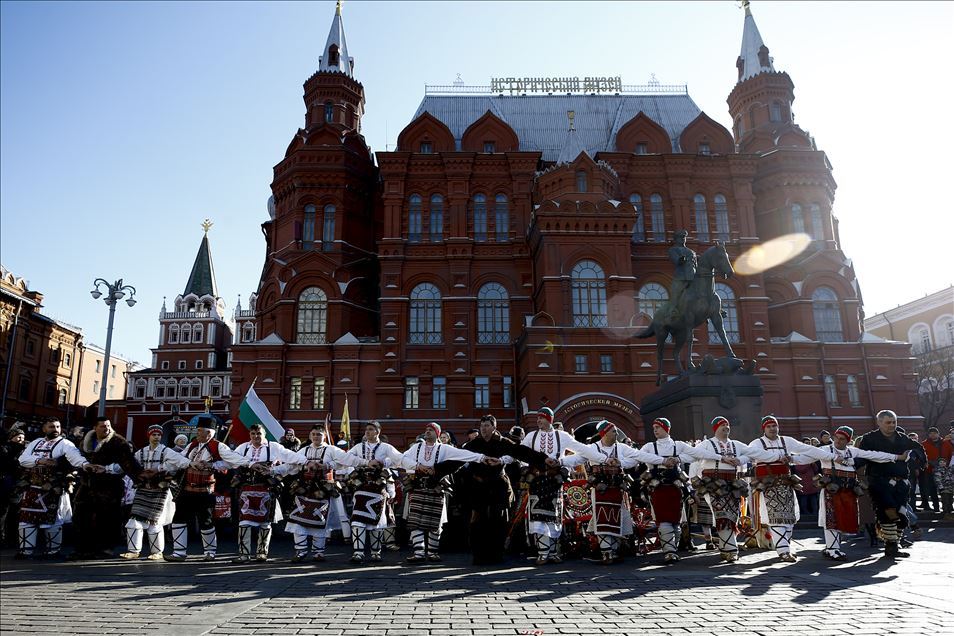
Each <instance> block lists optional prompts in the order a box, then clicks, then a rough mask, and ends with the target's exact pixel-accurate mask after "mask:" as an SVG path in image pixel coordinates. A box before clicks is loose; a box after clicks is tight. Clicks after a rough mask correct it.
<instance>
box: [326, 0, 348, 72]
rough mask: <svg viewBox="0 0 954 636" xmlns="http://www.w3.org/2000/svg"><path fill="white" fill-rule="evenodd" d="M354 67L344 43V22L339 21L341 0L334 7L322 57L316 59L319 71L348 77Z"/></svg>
mask: <svg viewBox="0 0 954 636" xmlns="http://www.w3.org/2000/svg"><path fill="white" fill-rule="evenodd" d="M353 66H354V59H353V58H350V57H348V43H347V41H345V32H344V22H342V20H341V0H338V5H337V6H336V7H335V19H334V20H332V21H331V31H329V32H328V41H327V42H325V49H324V55H322V56H321V57H319V58H318V70H319V71H338V72H339V73H344V74H345V75H347V76H348V77H354V76H353V75H352V74H351V70H352V67H353Z"/></svg>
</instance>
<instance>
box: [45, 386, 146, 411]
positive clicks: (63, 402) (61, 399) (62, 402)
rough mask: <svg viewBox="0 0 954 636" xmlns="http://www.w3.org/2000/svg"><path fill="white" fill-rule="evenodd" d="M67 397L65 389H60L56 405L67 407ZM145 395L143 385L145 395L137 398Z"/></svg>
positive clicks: (144, 392)
mask: <svg viewBox="0 0 954 636" xmlns="http://www.w3.org/2000/svg"><path fill="white" fill-rule="evenodd" d="M67 395H68V393H67V390H66V389H65V388H62V387H60V389H59V390H58V391H57V392H56V403H57V404H58V405H59V406H66V400H67ZM145 395H146V389H145V385H143V394H142V395H138V392H137V395H136V397H145Z"/></svg>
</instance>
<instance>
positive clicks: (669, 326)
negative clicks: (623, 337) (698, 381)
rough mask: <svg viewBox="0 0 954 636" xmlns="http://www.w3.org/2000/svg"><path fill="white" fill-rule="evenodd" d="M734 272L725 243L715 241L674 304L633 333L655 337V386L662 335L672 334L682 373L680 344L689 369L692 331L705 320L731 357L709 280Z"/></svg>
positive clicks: (718, 302) (719, 303)
mask: <svg viewBox="0 0 954 636" xmlns="http://www.w3.org/2000/svg"><path fill="white" fill-rule="evenodd" d="M734 273H735V270H733V269H732V263H730V262H729V255H728V253H726V251H725V244H724V243H722V242H721V241H716V244H715V245H713V246H712V247H710V248H709V249H707V250H706V251H705V252H703V254H702V256H700V257H699V261H698V266H697V268H696V275H695V278H694V279H693V280H692V283H691V284H690V285H689V287H688V288H687V289H686V291H685V292H683V294H682V296H681V297H680V298H679V301H678V304H677V305H676V306H675V307H673V306H672V305H671V303H669V302H667V303H665V304H664V305H663V306H662V307H660V308H659V310H658V311H657V312H656V315H655V316H653V321H652V323H651V324H650V325H649V326H648V327H647V328H646V329H645V330H644V331H642V332H640V333H638V334H636V337H637V338H649V337H650V336H653V335H655V336H656V361H657V366H656V386H659V384H660V382H661V381H662V364H663V350H664V347H665V344H666V338H667V337H668V336H669V335H670V334H672V339H673V360H675V362H676V372H677V373H678V374H679V375H684V374H685V373H687V370H685V369H683V367H682V361H681V360H680V357H681V356H680V354H681V353H682V347H683V345H688V346H687V354H686V355H687V367H688V368H689V369H691V368H693V367H694V365H693V364H692V332H693V330H694V329H695V328H696V327H698V326H700V325H703V324H705V322H706V321H707V320H708V321H709V322H711V323H712V326H713V327H714V328H715V330H716V333H717V334H719V339H720V340H721V341H722V346H723V347H725V353H726V355H727V356H729V357H730V358H735V353H734V352H733V351H732V346H731V345H729V339H728V338H727V337H726V335H725V325H723V323H722V299H721V298H719V295H718V294H717V293H715V285H714V281H713V279H714V278H715V276H716V275H717V274H718V275H721V276H722V277H723V278H728V277H730V276H732V275H733V274H734Z"/></svg>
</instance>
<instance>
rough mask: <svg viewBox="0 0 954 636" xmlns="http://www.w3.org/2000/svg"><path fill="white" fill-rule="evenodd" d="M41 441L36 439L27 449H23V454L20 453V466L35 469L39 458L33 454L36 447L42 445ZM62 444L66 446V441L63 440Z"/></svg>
mask: <svg viewBox="0 0 954 636" xmlns="http://www.w3.org/2000/svg"><path fill="white" fill-rule="evenodd" d="M40 439H42V438H40ZM40 439H35V440H33V441H32V442H30V443H29V444H27V445H26V448H24V449H23V452H22V453H20V459H19V461H20V465H21V466H23V467H24V468H33V467H34V466H36V460H38V459H39V457H37V456H36V455H34V454H33V449H34V448H36V445H37V444H39V443H40ZM62 443H63V444H65V443H66V440H63V442H62Z"/></svg>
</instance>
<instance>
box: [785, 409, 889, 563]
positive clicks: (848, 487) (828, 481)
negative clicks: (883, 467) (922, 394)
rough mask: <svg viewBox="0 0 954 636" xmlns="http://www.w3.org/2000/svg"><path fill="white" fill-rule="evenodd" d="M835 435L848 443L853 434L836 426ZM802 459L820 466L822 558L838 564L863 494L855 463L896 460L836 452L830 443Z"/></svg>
mask: <svg viewBox="0 0 954 636" xmlns="http://www.w3.org/2000/svg"><path fill="white" fill-rule="evenodd" d="M835 435H841V436H844V438H845V440H846V441H848V442H850V441H851V438H852V436H853V435H854V431H853V430H852V429H851V428H850V427H848V426H840V427H838V429H837V430H836V431H835ZM804 455H806V456H808V457H810V458H812V459H814V460H818V461H819V462H821V467H822V472H821V474H820V475H816V476H815V480H816V483H817V485H818V487H819V490H820V492H821V502H820V503H819V506H818V525H819V527H821V528H823V529H824V533H825V551H824V554H825V556H827V557H828V558H830V559H835V560H836V561H840V560H842V559H844V558H845V556H846V555H845V553H844V552H843V551H842V549H841V540H842V537H843V536H844V535H846V534H855V533H856V532H858V526H859V524H858V495H860V494H862V493H864V491H865V487H864V486H863V485H862V484H861V483H860V482H859V481H858V479H857V477H856V474H855V460H856V459H865V460H868V461H872V462H877V463H879V464H883V463H887V462H893V461H897V458H898V456H897V455H894V454H893V453H884V452H881V451H868V450H863V449H861V448H855V447H853V446H845V448H843V449H838V448H837V447H836V446H835V445H834V444H833V443H832V444H828V445H827V446H820V447H818V448H815V447H810V450H808V451H805V452H804Z"/></svg>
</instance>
